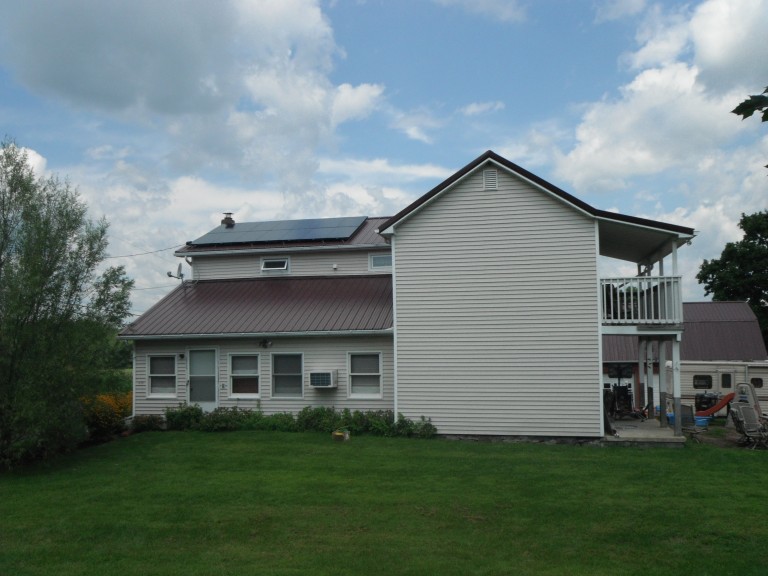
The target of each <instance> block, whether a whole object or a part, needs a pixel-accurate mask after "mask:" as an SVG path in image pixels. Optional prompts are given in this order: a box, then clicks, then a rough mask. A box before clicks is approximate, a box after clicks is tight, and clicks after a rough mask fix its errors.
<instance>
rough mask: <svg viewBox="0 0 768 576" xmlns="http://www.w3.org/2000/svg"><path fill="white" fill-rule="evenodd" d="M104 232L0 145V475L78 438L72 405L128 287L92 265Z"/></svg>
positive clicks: (117, 318) (106, 352)
mask: <svg viewBox="0 0 768 576" xmlns="http://www.w3.org/2000/svg"><path fill="white" fill-rule="evenodd" d="M107 227H108V226H107V223H106V221H105V220H103V219H102V220H100V221H97V222H92V221H90V220H89V219H88V218H87V207H86V205H85V204H84V203H83V201H82V200H81V199H80V197H79V195H78V194H77V192H76V191H75V190H73V189H72V187H71V186H70V185H69V183H68V182H62V181H60V180H59V179H58V178H55V177H51V178H47V179H44V178H36V177H35V175H34V173H33V171H32V169H31V167H30V165H29V163H28V160H27V156H26V153H25V152H24V151H23V150H22V149H21V148H19V147H18V146H17V145H16V144H15V143H14V142H12V141H10V140H5V141H3V142H2V144H0V466H2V465H5V466H8V465H10V464H12V463H14V462H18V461H23V460H27V459H31V458H37V457H43V456H46V455H48V454H50V453H54V452H59V451H63V450H67V449H71V448H73V447H74V446H76V445H77V443H78V442H80V441H81V440H82V439H83V436H84V431H85V426H84V421H83V415H82V410H81V407H80V402H79V399H80V398H81V397H82V396H84V395H87V394H90V393H93V392H95V389H96V387H97V386H98V383H99V381H100V379H101V378H102V377H103V370H102V369H103V368H104V367H105V366H107V365H108V363H109V362H110V352H111V348H112V347H113V341H114V335H115V332H116V330H117V329H118V327H119V326H120V324H121V323H122V322H123V320H124V319H125V318H126V317H127V315H128V312H129V308H130V299H129V298H130V290H131V288H132V286H133V281H131V280H129V279H128V278H127V276H126V275H125V271H124V270H123V268H122V267H117V268H103V266H102V262H103V261H104V258H105V253H106V248H107Z"/></svg>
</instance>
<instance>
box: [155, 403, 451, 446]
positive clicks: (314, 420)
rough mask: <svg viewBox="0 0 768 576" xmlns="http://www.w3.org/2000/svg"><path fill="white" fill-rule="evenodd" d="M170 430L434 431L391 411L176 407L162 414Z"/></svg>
mask: <svg viewBox="0 0 768 576" xmlns="http://www.w3.org/2000/svg"><path fill="white" fill-rule="evenodd" d="M165 421H166V424H167V428H168V429H169V430H203V431H206V432H221V431H227V430H274V431H279V432H326V433H329V432H333V431H334V430H338V429H340V428H345V429H347V430H349V431H350V433H352V434H353V435H359V434H370V435H372V436H403V437H412V436H413V437H418V438H432V437H433V436H435V435H436V434H437V428H435V426H434V425H433V424H432V421H431V420H430V419H428V418H424V416H422V417H421V420H419V421H417V422H413V421H412V420H409V419H408V418H405V417H404V416H403V415H402V414H398V415H397V419H395V414H394V412H393V411H392V410H368V411H366V412H361V411H359V410H355V411H354V412H353V411H351V410H349V409H348V408H345V409H344V410H341V411H338V410H336V409H335V408H332V407H327V406H316V407H312V406H306V407H305V408H302V410H301V411H300V412H299V413H298V414H297V415H295V416H294V415H293V414H291V413H290V412H279V413H277V414H264V413H262V411H261V409H257V410H244V409H242V408H238V407H236V406H235V407H232V408H216V409H215V410H213V411H212V412H208V413H204V412H203V410H202V408H200V406H198V405H196V404H195V405H189V404H179V406H178V407H177V408H168V409H166V411H165Z"/></svg>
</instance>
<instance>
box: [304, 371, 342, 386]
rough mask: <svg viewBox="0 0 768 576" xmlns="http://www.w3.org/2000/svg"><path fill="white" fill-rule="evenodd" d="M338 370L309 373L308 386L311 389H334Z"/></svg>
mask: <svg viewBox="0 0 768 576" xmlns="http://www.w3.org/2000/svg"><path fill="white" fill-rule="evenodd" d="M337 373H338V370H324V371H322V372H310V373H309V385H310V386H311V387H312V388H336V375H337Z"/></svg>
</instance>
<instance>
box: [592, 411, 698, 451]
mask: <svg viewBox="0 0 768 576" xmlns="http://www.w3.org/2000/svg"><path fill="white" fill-rule="evenodd" d="M611 425H612V426H613V428H614V429H615V430H616V432H617V433H618V436H606V437H605V442H606V443H607V444H612V443H619V444H625V445H647V446H668V447H682V446H683V445H684V444H685V440H686V437H685V436H675V433H674V430H673V429H672V428H670V427H669V426H663V427H662V426H660V425H659V421H658V420H656V419H654V418H651V419H648V420H645V421H643V420H640V419H634V418H622V419H617V420H614V421H612V422H611Z"/></svg>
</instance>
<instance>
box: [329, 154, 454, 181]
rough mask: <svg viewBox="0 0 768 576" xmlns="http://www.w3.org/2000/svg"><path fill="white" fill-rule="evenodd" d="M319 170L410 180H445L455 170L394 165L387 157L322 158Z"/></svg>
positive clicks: (358, 177)
mask: <svg viewBox="0 0 768 576" xmlns="http://www.w3.org/2000/svg"><path fill="white" fill-rule="evenodd" d="M319 172H320V173H324V174H336V175H343V176H345V177H348V178H351V179H353V180H364V181H371V180H373V179H375V180H386V181H392V180H396V181H400V182H410V181H415V180H424V179H439V180H444V179H445V178H448V177H449V176H450V175H451V174H453V172H454V171H453V170H451V169H448V168H443V167H441V166H436V165H434V164H398V165H393V164H392V163H391V162H390V161H389V160H387V159H386V158H375V159H373V160H358V159H355V158H345V159H334V158H323V159H321V160H320V165H319Z"/></svg>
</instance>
